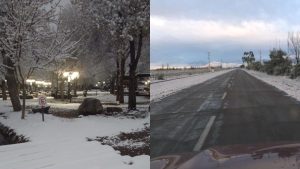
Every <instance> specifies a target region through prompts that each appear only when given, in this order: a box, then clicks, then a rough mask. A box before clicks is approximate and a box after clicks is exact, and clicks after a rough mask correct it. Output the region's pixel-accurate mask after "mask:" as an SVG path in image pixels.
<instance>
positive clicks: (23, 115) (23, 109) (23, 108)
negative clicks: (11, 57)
mask: <svg viewBox="0 0 300 169" xmlns="http://www.w3.org/2000/svg"><path fill="white" fill-rule="evenodd" d="M22 90H23V99H22V100H23V104H22V116H21V119H25V103H26V85H25V80H23V81H22Z"/></svg>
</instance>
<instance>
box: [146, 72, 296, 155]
mask: <svg viewBox="0 0 300 169" xmlns="http://www.w3.org/2000/svg"><path fill="white" fill-rule="evenodd" d="M214 117H215V118H214ZM210 123H211V125H210ZM206 134H207V135H206ZM278 141H300V102H298V101H296V100H295V99H293V98H291V97H289V96H287V95H286V94H285V93H284V92H282V91H280V90H278V89H276V88H275V87H272V86H270V85H268V84H266V83H264V82H262V81H260V80H258V79H256V78H254V77H253V76H251V75H249V74H247V73H246V72H244V71H242V70H239V69H237V70H233V71H231V72H228V73H226V74H223V75H221V76H218V77H216V78H213V79H211V80H208V81H206V82H204V83H202V84H199V85H196V86H193V87H191V88H187V89H184V90H182V91H180V92H178V93H176V94H174V95H171V96H169V97H166V98H164V99H163V100H161V101H160V102H156V103H152V104H151V158H153V157H157V156H161V155H167V154H174V153H183V152H192V151H198V150H199V149H205V148H208V147H211V146H216V145H234V144H255V143H268V142H278Z"/></svg>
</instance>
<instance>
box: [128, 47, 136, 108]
mask: <svg viewBox="0 0 300 169" xmlns="http://www.w3.org/2000/svg"><path fill="white" fill-rule="evenodd" d="M135 81H136V78H135V43H134V41H130V64H129V93H128V109H129V110H135V109H136V93H135V92H136V91H135Z"/></svg>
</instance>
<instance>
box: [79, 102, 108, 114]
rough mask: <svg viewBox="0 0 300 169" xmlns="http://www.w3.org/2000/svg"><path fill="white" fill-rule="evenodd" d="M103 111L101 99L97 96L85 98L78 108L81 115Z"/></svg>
mask: <svg viewBox="0 0 300 169" xmlns="http://www.w3.org/2000/svg"><path fill="white" fill-rule="evenodd" d="M101 113H103V106H102V104H101V102H100V100H98V99H95V98H85V99H84V100H83V102H82V103H81V105H80V106H79V108H78V114H79V115H84V116H87V115H95V114H101Z"/></svg>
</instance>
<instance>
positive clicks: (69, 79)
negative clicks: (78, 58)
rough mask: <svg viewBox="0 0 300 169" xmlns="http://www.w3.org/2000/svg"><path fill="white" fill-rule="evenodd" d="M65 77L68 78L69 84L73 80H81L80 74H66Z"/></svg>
mask: <svg viewBox="0 0 300 169" xmlns="http://www.w3.org/2000/svg"><path fill="white" fill-rule="evenodd" d="M63 76H64V77H68V82H70V81H71V80H74V79H78V78H79V72H64V73H63Z"/></svg>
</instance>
